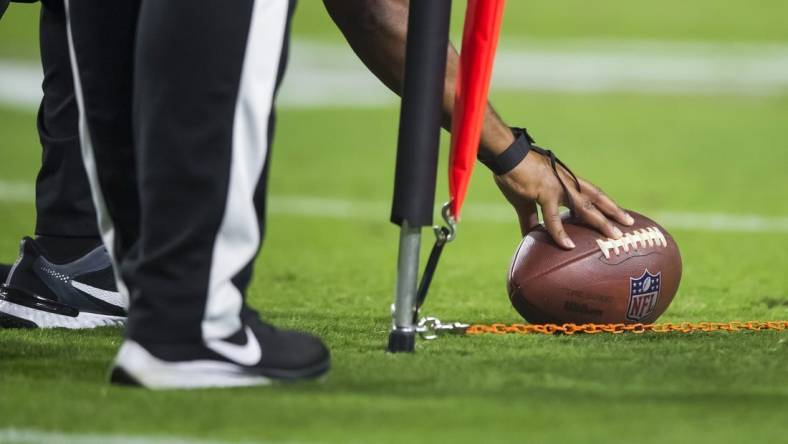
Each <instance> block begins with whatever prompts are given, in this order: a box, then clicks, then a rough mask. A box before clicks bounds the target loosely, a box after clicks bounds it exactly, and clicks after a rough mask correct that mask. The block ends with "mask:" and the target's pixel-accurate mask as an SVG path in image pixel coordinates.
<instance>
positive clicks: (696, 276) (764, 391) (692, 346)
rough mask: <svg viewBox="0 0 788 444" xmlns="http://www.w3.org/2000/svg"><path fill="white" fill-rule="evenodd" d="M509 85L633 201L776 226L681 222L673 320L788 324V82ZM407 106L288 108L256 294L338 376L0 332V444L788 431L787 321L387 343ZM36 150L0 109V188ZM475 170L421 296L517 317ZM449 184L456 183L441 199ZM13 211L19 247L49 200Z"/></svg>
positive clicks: (739, 7)
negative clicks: (151, 365) (148, 382)
mask: <svg viewBox="0 0 788 444" xmlns="http://www.w3.org/2000/svg"><path fill="white" fill-rule="evenodd" d="M301 3H302V4H301V8H300V11H299V12H298V13H297V15H296V17H297V22H296V26H295V29H296V37H297V38H300V39H324V40H328V41H337V42H338V41H339V39H340V36H339V34H338V33H337V32H336V31H335V30H334V29H333V28H332V26H331V24H330V22H328V21H327V18H326V17H325V14H324V13H323V12H322V9H321V7H320V5H319V2H317V1H316V0H302V2H301ZM531 4H532V5H533V6H532V8H531ZM723 4H724V7H723ZM509 8H510V9H509V15H508V16H507V21H506V31H505V32H507V37H514V38H515V39H526V40H527V39H528V38H538V39H541V40H545V41H549V40H551V39H554V40H556V41H559V40H562V39H580V38H586V37H589V38H616V39H629V38H632V39H655V40H676V41H701V42H711V43H725V42H749V43H751V44H758V43H768V44H788V27H785V26H784V17H786V15H787V14H788V4H786V3H785V2H781V1H777V0H772V1H767V0H761V1H757V2H749V1H743V0H737V1H725V2H714V1H711V0H704V1H699V2H690V3H687V2H679V1H677V0H670V1H668V2H661V3H659V4H656V3H655V4H649V5H646V4H637V6H635V4H634V3H632V2H624V1H623V0H603V1H599V2H595V3H594V5H593V7H592V6H590V4H589V3H587V2H581V1H579V0H575V1H572V2H549V1H547V0H539V1H530V0H529V2H525V1H522V2H521V1H520V0H510V2H509ZM589 8H592V9H589ZM35 9H36V7H35V6H19V7H12V9H11V10H10V11H9V15H8V16H7V17H6V19H4V21H3V22H0V58H14V59H20V60H31V59H33V58H34V57H35V47H36V44H37V43H36V41H35V36H36V25H35V14H36V12H35ZM668 11H671V12H670V13H668ZM456 15H457V17H459V16H460V13H459V12H457V14H456ZM455 21H456V20H455ZM521 24H527V25H528V26H520V25H521ZM494 98H495V102H496V104H497V106H498V108H499V111H500V112H501V114H502V115H503V116H504V117H505V118H507V119H508V120H509V121H510V122H511V123H513V124H515V123H517V124H522V125H526V126H528V127H529V129H531V130H532V132H533V133H534V135H535V136H536V137H537V139H538V140H539V141H540V142H543V143H544V144H546V145H549V146H551V147H553V148H554V149H556V150H557V151H558V152H559V153H560V155H561V156H562V159H563V160H564V161H566V162H567V163H568V164H569V165H571V166H573V168H574V169H575V171H576V172H578V173H580V174H582V175H583V176H585V177H587V178H589V179H590V180H592V181H594V182H596V183H597V184H599V185H600V186H602V187H603V188H605V189H606V191H607V192H608V193H609V194H611V195H612V196H614V197H616V198H617V199H618V200H619V202H620V203H621V204H622V205H623V206H625V207H628V208H632V209H636V210H640V211H643V212H645V213H646V214H676V213H692V214H701V215H710V214H722V215H728V216H731V217H739V218H742V217H745V216H753V217H756V218H759V220H767V221H771V222H770V223H769V224H766V225H764V226H761V225H759V226H757V227H755V228H751V229H750V230H749V231H748V230H747V229H743V228H741V229H737V228H735V227H734V228H730V227H728V228H724V227H723V228H722V229H718V230H713V229H711V228H709V227H703V226H698V227H691V226H688V225H687V224H679V223H676V224H675V225H673V226H672V225H671V224H666V225H667V228H668V229H669V230H671V232H672V234H673V235H674V237H675V238H676V240H677V241H678V243H679V245H680V247H681V250H682V255H683V260H684V279H683V282H682V286H681V288H680V290H679V294H678V296H677V297H676V299H675V301H674V302H673V304H672V306H671V307H670V308H669V310H668V311H667V312H666V314H665V315H664V316H663V317H662V318H661V321H666V322H680V321H703V320H712V321H723V320H748V319H764V320H766V319H775V320H776V319H788V274H786V269H787V268H788V229H786V228H785V227H786V226H787V225H788V222H786V218H787V217H788V182H787V179H788V142H786V139H785V129H786V122H788V94H776V95H775V94H772V95H764V96H751V97H746V96H737V95H732V94H731V95H727V94H721V95H705V96H703V95H678V94H677V95H655V94H636V93H626V94H625V93H600V94H571V93H559V92H518V93H512V92H507V93H505V94H504V93H496V94H494ZM397 116H398V110H397V109H396V108H395V107H380V108H368V109H353V108H339V107H337V108H325V107H323V108H285V109H282V110H281V112H280V118H279V126H278V128H277V140H276V145H275V147H274V151H273V167H272V173H271V174H272V176H271V195H272V196H273V198H274V202H273V203H274V204H272V211H271V214H270V216H269V219H268V220H269V223H268V230H267V231H268V237H267V239H266V244H265V248H264V250H263V254H262V255H261V257H260V258H259V261H258V266H257V271H256V275H255V278H254V283H253V286H252V288H251V291H250V300H251V302H252V304H253V305H254V306H256V307H258V308H260V309H261V311H262V313H263V315H264V317H265V318H266V319H268V320H270V321H272V322H274V323H275V324H277V325H280V326H283V327H289V328H298V329H303V330H308V331H311V332H314V333H316V334H319V335H321V336H323V337H324V338H325V340H326V341H327V342H328V344H329V345H330V346H331V349H332V352H333V370H332V372H331V373H330V375H329V377H328V378H327V380H325V381H324V382H321V383H309V384H298V385H283V386H272V387H262V388H254V389H237V390H209V391H198V392H166V393H158V392H157V393H153V392H147V391H141V390H134V389H126V388H116V387H112V386H109V385H108V384H107V383H106V371H107V368H108V363H109V362H110V360H111V359H112V357H113V354H114V352H115V351H116V349H117V347H118V345H119V344H120V341H121V338H122V332H121V331H120V330H114V329H103V330H96V331H85V332H66V331H17V330H0V442H80V441H89V440H93V441H89V442H108V443H113V442H123V443H126V442H143V441H144V439H148V438H150V439H153V438H156V439H164V438H172V439H173V440H175V439H187V440H196V441H197V442H201V440H206V441H210V442H214V441H218V442H235V441H242V442H257V441H262V442H288V443H290V442H299V443H300V442H306V443H312V442H343V443H344V442H359V443H367V442H392V443H395V442H396V443H404V442H409V441H412V442H428V441H432V442H504V441H510V442H515V441H516V442H583V443H592V442H594V443H595V442H599V443H608V442H640V443H657V442H725V443H739V442H788V426H786V423H787V422H786V418H788V332H782V333H779V332H759V333H753V332H739V333H732V334H727V333H710V334H703V333H696V334H671V335H657V334H645V335H637V336H635V335H629V336H626V335H616V336H613V335H606V336H602V335H596V336H564V337H544V336H538V337H536V336H517V337H515V336H506V337H503V336H483V337H444V338H441V339H439V340H436V341H432V342H424V341H422V342H420V343H419V344H418V349H417V353H415V354H413V355H388V354H386V353H384V345H385V341H386V337H387V330H388V327H389V322H390V320H389V312H388V310H389V308H388V307H389V304H390V302H391V298H392V292H393V286H394V274H395V265H396V244H397V230H396V228H395V227H394V226H393V225H391V224H389V223H388V222H387V219H388V212H387V211H388V210H387V207H386V202H387V201H388V199H389V198H390V196H391V193H392V183H393V164H394V157H395V153H394V147H395V141H396V130H397ZM304 122H309V128H310V131H304ZM444 148H445V147H444ZM445 154H446V150H445V149H444V150H443V151H442V157H446V156H445ZM39 157H40V149H39V146H38V142H37V135H36V133H35V112H34V110H30V111H20V110H19V109H18V108H11V107H3V105H1V104H0V185H2V184H17V185H18V184H25V183H28V184H32V183H33V181H34V179H35V174H36V170H37V165H38V162H39ZM351 171H352V173H351ZM444 171H445V166H444V164H442V166H441V173H440V177H441V182H444V181H445V180H444V179H443V178H444V177H445V173H444ZM471 188H472V189H471V192H470V195H469V197H468V202H469V203H468V205H469V207H468V214H467V218H466V220H464V221H463V223H462V225H461V226H460V230H461V231H460V233H459V237H458V240H457V241H456V243H454V244H452V245H451V246H449V247H448V248H447V250H446V253H445V255H444V259H443V263H442V264H441V268H440V269H439V271H438V275H437V276H436V279H435V282H434V286H433V290H432V295H431V298H430V300H429V301H428V304H427V307H426V312H428V313H429V314H434V315H437V316H439V317H440V318H442V319H445V320H464V321H469V322H496V321H500V322H507V323H509V322H518V321H519V319H518V316H517V314H516V312H515V311H514V310H513V309H512V308H511V307H510V306H509V303H508V299H507V297H506V292H505V285H504V277H505V273H506V267H507V265H508V262H509V259H510V256H511V253H512V251H513V250H514V248H515V246H516V245H517V243H518V241H519V236H518V232H517V227H516V223H515V220H514V217H512V218H511V220H510V221H505V220H491V219H489V218H485V217H483V216H484V215H483V214H481V213H482V211H481V210H479V208H481V205H482V204H497V205H503V203H502V202H503V201H502V198H500V197H499V196H498V194H497V191H496V190H495V187H494V185H493V184H492V181H491V180H490V178H489V175H488V174H486V173H485V172H484V171H483V170H482V169H479V170H477V175H476V177H475V178H474V181H473V182H472V184H471ZM445 190H446V187H445V184H444V183H441V184H440V187H439V191H438V195H439V198H440V199H443V198H444V196H446V191H445ZM306 197H309V198H320V199H341V200H343V201H344V200H346V201H350V202H356V203H357V206H360V207H363V208H365V209H367V210H365V211H366V212H365V213H364V214H362V215H357V217H339V216H341V215H339V216H338V215H337V214H335V213H330V212H329V214H326V215H325V216H322V217H321V216H319V215H315V214H312V213H314V212H310V211H293V210H292V209H288V208H289V207H288V206H287V205H285V204H282V202H284V203H288V202H290V203H292V202H293V201H294V200H298V199H301V200H302V201H303V200H304V198H306ZM276 202H279V204H276ZM474 208H476V210H474ZM496 208H497V207H496ZM0 209H1V210H2V211H0V216H1V217H0V228H2V231H0V261H3V262H8V261H12V260H13V259H14V257H15V255H16V248H17V243H18V241H19V239H20V238H21V237H22V236H24V235H29V234H31V233H30V232H31V230H32V227H33V220H34V206H33V204H32V201H25V200H24V199H11V198H7V199H5V200H0ZM302 210H303V209H302ZM307 210H308V208H307ZM353 214H355V213H353ZM674 220H675V219H674ZM756 225H757V224H756ZM425 250H426V248H425ZM425 253H426V251H425ZM47 433H48V434H47ZM135 437H141V438H142V439H143V441H132V439H133V438H135ZM167 442H170V441H167ZM172 442H179V441H172ZM188 442H192V441H188Z"/></svg>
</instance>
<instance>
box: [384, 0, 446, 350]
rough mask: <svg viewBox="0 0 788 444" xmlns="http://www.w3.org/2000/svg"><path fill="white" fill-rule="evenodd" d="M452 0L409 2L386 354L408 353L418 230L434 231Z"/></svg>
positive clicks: (411, 343) (412, 325)
mask: <svg viewBox="0 0 788 444" xmlns="http://www.w3.org/2000/svg"><path fill="white" fill-rule="evenodd" d="M450 14H451V0H412V1H411V2H410V10H409V12H408V39H407V49H406V56H405V77H404V86H403V91H402V105H401V108H400V126H399V136H398V142H397V165H396V172H395V179H394V200H393V204H392V209H391V222H393V223H395V224H397V225H399V226H400V240H399V256H398V259H397V285H396V290H395V298H394V304H393V306H392V321H393V322H392V327H391V332H390V333H389V342H388V351H389V352H392V353H397V352H412V351H413V349H414V346H415V340H416V325H415V323H414V316H415V313H416V310H417V307H416V305H417V296H416V294H417V285H418V275H419V252H420V247H421V229H422V227H425V226H432V213H433V207H434V202H435V182H436V179H437V170H438V148H439V144H440V129H441V108H442V103H443V86H444V79H445V77H446V54H447V51H448V45H449V21H450Z"/></svg>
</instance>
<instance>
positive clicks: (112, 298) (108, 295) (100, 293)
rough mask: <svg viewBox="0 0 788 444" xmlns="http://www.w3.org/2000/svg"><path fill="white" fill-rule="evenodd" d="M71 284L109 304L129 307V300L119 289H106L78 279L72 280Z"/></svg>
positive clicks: (124, 307)
mask: <svg viewBox="0 0 788 444" xmlns="http://www.w3.org/2000/svg"><path fill="white" fill-rule="evenodd" d="M71 286H72V287H74V288H76V289H77V290H79V291H81V292H84V293H86V294H88V295H90V296H93V297H94V298H96V299H99V300H101V301H104V302H106V303H108V304H112V305H116V306H118V307H121V308H123V309H124V310H125V309H127V308H129V301H128V300H127V299H126V298H125V297H123V295H122V294H120V292H118V291H109V290H104V289H101V288H96V287H93V286H90V285H87V284H83V283H82V282H77V281H71Z"/></svg>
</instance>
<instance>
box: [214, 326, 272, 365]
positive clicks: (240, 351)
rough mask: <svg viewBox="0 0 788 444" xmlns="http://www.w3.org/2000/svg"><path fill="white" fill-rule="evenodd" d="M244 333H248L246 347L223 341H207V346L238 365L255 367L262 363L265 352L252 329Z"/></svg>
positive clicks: (247, 328) (246, 329)
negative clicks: (261, 359)
mask: <svg viewBox="0 0 788 444" xmlns="http://www.w3.org/2000/svg"><path fill="white" fill-rule="evenodd" d="M244 331H245V332H246V344H244V345H237V344H233V343H231V342H227V341H222V340H221V339H212V340H207V341H205V345H206V346H207V347H208V348H210V349H211V350H213V351H215V352H216V353H219V354H220V355H222V356H224V357H225V358H227V359H229V360H231V361H234V362H237V363H238V364H241V365H255V364H257V363H258V362H260V358H261V357H262V356H263V351H262V350H261V349H260V343H259V342H258V341H257V336H255V335H254V333H252V329H251V328H249V327H246V328H244Z"/></svg>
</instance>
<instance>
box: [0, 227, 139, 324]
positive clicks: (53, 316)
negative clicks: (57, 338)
mask: <svg viewBox="0 0 788 444" xmlns="http://www.w3.org/2000/svg"><path fill="white" fill-rule="evenodd" d="M128 305H129V302H128V298H127V297H125V296H124V295H122V294H121V293H120V292H119V291H118V288H117V286H116V284H115V276H114V274H113V271H112V262H111V260H110V257H109V254H108V253H107V250H106V249H105V248H104V247H103V246H100V247H97V248H96V249H94V250H93V251H91V252H89V253H87V254H86V255H84V256H82V257H81V258H79V259H77V260H75V261H72V262H69V263H65V264H55V263H53V262H52V261H50V260H49V259H47V257H46V255H45V253H44V252H43V250H42V249H41V248H40V247H39V246H38V245H37V244H36V241H35V240H33V239H31V238H27V237H26V238H24V239H22V243H21V245H20V248H19V257H18V258H17V260H16V262H15V263H14V265H13V266H12V268H11V271H10V273H9V275H8V277H7V278H6V280H5V283H4V284H3V285H2V286H0V326H3V327H32V328H36V327H38V328H55V327H62V328H73V329H79V328H94V327H103V326H115V325H123V324H124V323H125V320H126V311H127V309H128Z"/></svg>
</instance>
